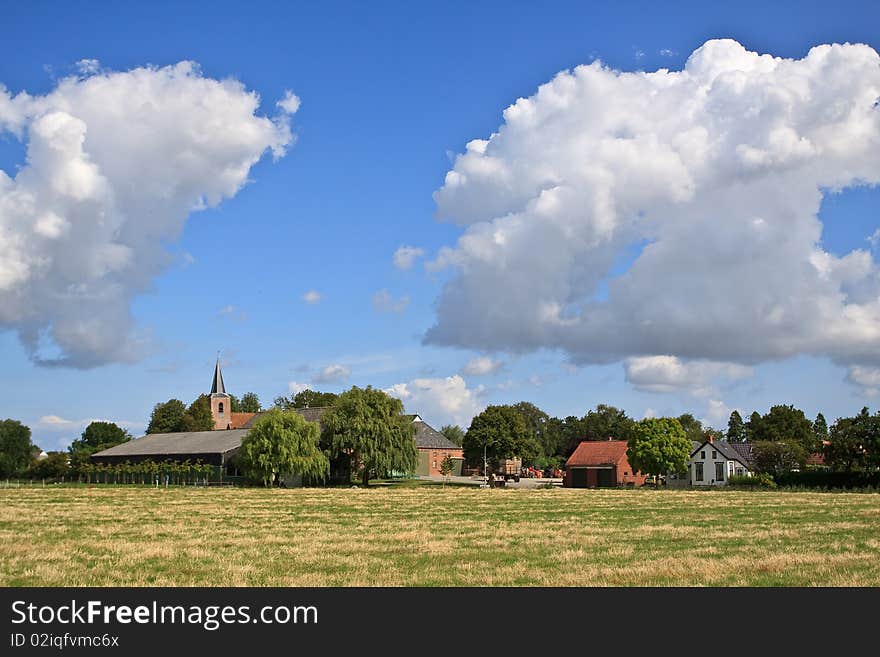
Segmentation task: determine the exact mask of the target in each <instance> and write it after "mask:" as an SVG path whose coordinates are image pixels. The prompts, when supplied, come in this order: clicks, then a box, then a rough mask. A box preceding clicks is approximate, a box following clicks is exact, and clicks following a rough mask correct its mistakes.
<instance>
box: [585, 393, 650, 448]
mask: <svg viewBox="0 0 880 657" xmlns="http://www.w3.org/2000/svg"><path fill="white" fill-rule="evenodd" d="M582 426H583V429H584V433H585V437H586V439H587V440H608V439H609V438H611V439H613V440H629V439H630V438H631V437H633V436H634V435H635V431H636V422H635V420H633V419H632V418H630V417H628V416H627V414H626V412H625V411H623V410H621V409H619V408H616V407H614V406H609V405H607V404H599V405H598V406H596V408H595V409H594V410H592V411H589V412H588V413H587V414H586V415H585V416H584V417H583V420H582ZM575 447H577V445H575Z"/></svg>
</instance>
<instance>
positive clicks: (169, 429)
mask: <svg viewBox="0 0 880 657" xmlns="http://www.w3.org/2000/svg"><path fill="white" fill-rule="evenodd" d="M185 416H186V405H185V404H184V403H183V402H182V401H180V400H179V399H169V400H168V401H167V402H164V403H159V404H156V405H155V406H154V407H153V413H152V415H151V416H150V423H149V424H148V425H147V433H174V432H177V431H183V426H184V419H185Z"/></svg>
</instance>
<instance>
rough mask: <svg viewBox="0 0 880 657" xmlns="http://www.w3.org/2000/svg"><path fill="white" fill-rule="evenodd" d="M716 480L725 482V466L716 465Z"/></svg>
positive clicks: (721, 464)
mask: <svg viewBox="0 0 880 657" xmlns="http://www.w3.org/2000/svg"><path fill="white" fill-rule="evenodd" d="M715 479H716V481H724V464H723V463H716V464H715Z"/></svg>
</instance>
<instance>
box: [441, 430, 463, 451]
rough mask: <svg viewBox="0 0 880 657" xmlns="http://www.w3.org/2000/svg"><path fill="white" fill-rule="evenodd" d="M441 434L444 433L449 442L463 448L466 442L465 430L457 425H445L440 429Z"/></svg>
mask: <svg viewBox="0 0 880 657" xmlns="http://www.w3.org/2000/svg"><path fill="white" fill-rule="evenodd" d="M440 433H442V434H443V435H444V436H446V438H447V439H448V440H449V442H451V443H454V444H456V445H458V446H459V447H461V445H462V443H463V442H464V429H462V428H461V427H460V426H458V425H457V424H444V425H443V426H442V427H440Z"/></svg>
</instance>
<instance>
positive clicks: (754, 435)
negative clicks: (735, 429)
mask: <svg viewBox="0 0 880 657" xmlns="http://www.w3.org/2000/svg"><path fill="white" fill-rule="evenodd" d="M745 430H746V438H747V439H748V441H749V442H755V441H756V440H760V437H759V436H760V433H761V414H760V413H759V412H758V411H752V414H751V415H750V416H749V421H748V422H746V427H745Z"/></svg>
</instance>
